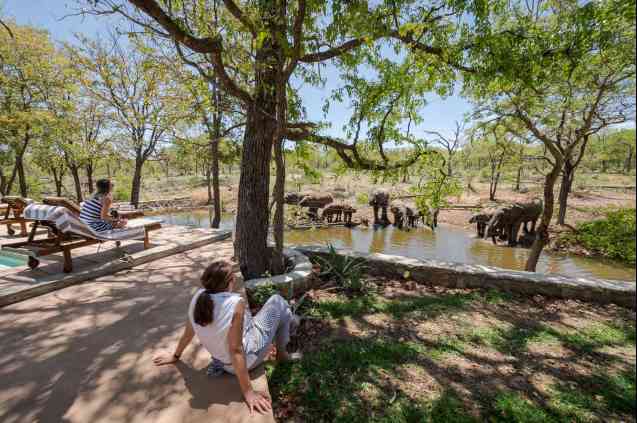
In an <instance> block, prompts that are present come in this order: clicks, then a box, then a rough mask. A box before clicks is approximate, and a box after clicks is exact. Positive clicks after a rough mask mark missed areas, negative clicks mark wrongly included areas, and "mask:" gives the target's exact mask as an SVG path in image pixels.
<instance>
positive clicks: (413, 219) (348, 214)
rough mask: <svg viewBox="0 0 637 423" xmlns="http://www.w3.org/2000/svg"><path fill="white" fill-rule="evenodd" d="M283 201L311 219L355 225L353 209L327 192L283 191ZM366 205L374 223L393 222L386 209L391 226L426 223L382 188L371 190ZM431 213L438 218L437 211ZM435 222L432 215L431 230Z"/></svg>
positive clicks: (413, 210) (421, 216) (418, 213)
mask: <svg viewBox="0 0 637 423" xmlns="http://www.w3.org/2000/svg"><path fill="white" fill-rule="evenodd" d="M284 201H285V204H289V205H297V206H299V207H302V208H307V209H308V213H307V215H308V217H309V218H310V219H312V220H315V221H319V220H320V221H324V222H327V223H344V224H345V225H346V226H353V225H354V223H352V216H353V215H354V213H356V209H355V208H354V207H353V206H352V205H351V204H348V203H334V198H333V197H332V195H331V194H329V193H313V192H305V193H297V192H289V193H286V194H285V197H284ZM369 205H370V206H372V208H373V210H374V225H379V226H388V225H390V224H392V222H391V221H390V219H389V216H388V212H391V214H392V215H393V218H394V219H393V220H394V222H393V225H394V226H396V227H398V228H399V229H405V228H415V227H416V226H417V225H418V221H420V220H422V221H423V222H425V216H423V215H422V213H420V212H418V211H417V210H416V209H415V208H413V207H411V206H409V205H407V204H405V203H403V202H402V201H398V200H397V201H391V195H390V194H389V192H388V191H385V190H382V189H378V190H375V191H374V192H372V193H371V195H370V200H369ZM319 209H323V212H322V214H319ZM434 216H435V217H437V213H435V214H434ZM436 221H437V218H434V219H433V222H434V223H429V222H428V224H429V226H430V227H431V228H432V229H434V228H435V225H436V223H437V222H436Z"/></svg>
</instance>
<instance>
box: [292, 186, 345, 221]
mask: <svg viewBox="0 0 637 423" xmlns="http://www.w3.org/2000/svg"><path fill="white" fill-rule="evenodd" d="M283 201H284V203H285V204H289V205H297V206H299V207H307V208H309V209H310V210H309V212H308V216H309V217H310V219H318V218H319V214H318V209H322V208H323V207H325V206H326V205H328V204H330V203H332V202H333V201H334V198H333V197H332V195H331V194H329V193H315V192H287V193H285V196H284V197H283Z"/></svg>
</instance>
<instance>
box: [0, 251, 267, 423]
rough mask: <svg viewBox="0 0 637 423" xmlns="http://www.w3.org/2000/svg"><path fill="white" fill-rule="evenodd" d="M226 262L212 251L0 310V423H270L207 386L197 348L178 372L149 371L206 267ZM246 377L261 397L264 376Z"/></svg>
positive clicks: (227, 389) (235, 391) (168, 346)
mask: <svg viewBox="0 0 637 423" xmlns="http://www.w3.org/2000/svg"><path fill="white" fill-rule="evenodd" d="M231 255H232V245H231V242H230V241H224V242H219V243H214V244H212V245H208V246H205V247H202V248H198V249H195V250H190V251H187V252H184V253H181V254H178V255H173V256H171V257H166V258H163V259H160V260H157V261H153V262H151V263H146V264H143V265H139V266H135V267H133V268H132V269H129V270H124V271H121V272H119V273H116V274H114V275H110V276H104V277H101V278H99V279H96V280H92V281H88V282H86V283H84V284H81V285H75V286H71V287H68V288H65V289H62V290H57V291H54V292H51V293H48V294H45V295H40V296H38V297H36V298H32V299H28V300H26V301H22V302H20V303H17V304H13V305H10V306H7V307H4V308H2V309H0V314H1V315H2V319H0V339H2V342H0V421H2V422H4V423H13V422H26V421H38V422H61V421H63V422H171V423H172V422H204V421H205V422H273V421H274V419H273V417H272V415H266V416H263V415H259V416H257V417H254V418H251V417H250V416H249V412H248V410H247V408H246V407H245V405H244V404H243V402H242V398H241V393H240V391H239V388H238V385H237V383H236V380H235V378H234V377H231V376H225V377H222V378H219V379H215V378H208V377H207V376H206V373H205V367H206V365H207V363H208V359H209V356H208V354H207V353H206V351H205V350H204V349H203V348H202V347H201V346H200V345H198V343H197V342H196V341H195V344H193V345H191V346H190V347H189V348H188V349H187V350H186V352H185V353H184V356H183V359H182V360H183V361H182V362H181V363H179V364H178V365H177V366H164V367H155V366H154V365H153V364H152V357H153V356H154V355H155V354H157V353H158V352H160V351H167V352H169V353H171V352H172V349H173V348H174V347H175V344H176V342H177V340H178V338H179V335H180V334H181V331H182V329H183V322H184V320H185V313H186V309H187V305H188V302H189V300H190V298H191V295H192V294H193V293H194V292H195V290H196V289H197V286H198V278H199V276H200V274H201V272H202V269H203V268H204V266H205V265H206V264H207V263H209V262H210V261H211V260H213V259H215V258H219V257H223V258H229V257H230V256H231ZM195 345H196V346H195ZM252 376H253V379H254V383H255V385H256V387H257V388H258V389H267V382H266V378H265V375H264V373H263V369H258V370H257V371H255V372H254V373H253V375H252Z"/></svg>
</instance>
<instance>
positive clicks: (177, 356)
mask: <svg viewBox="0 0 637 423" xmlns="http://www.w3.org/2000/svg"><path fill="white" fill-rule="evenodd" d="M173 357H175V359H177V360H179V359H180V358H181V355H177V354H173Z"/></svg>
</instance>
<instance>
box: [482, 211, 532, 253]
mask: <svg viewBox="0 0 637 423" xmlns="http://www.w3.org/2000/svg"><path fill="white" fill-rule="evenodd" d="M542 208H543V204H542V202H541V201H533V202H531V203H514V204H509V205H506V206H503V207H500V208H499V209H497V210H496V211H495V212H494V213H493V216H492V217H491V219H490V220H489V223H488V226H487V231H486V234H485V237H490V238H491V240H492V241H493V243H494V244H496V243H497V241H496V237H497V236H501V237H506V239H507V242H508V245H509V246H510V247H515V246H516V245H517V244H518V233H519V232H520V227H522V226H524V233H525V234H533V233H534V232H535V224H536V222H537V219H538V218H539V217H540V215H541V214H542ZM529 222H530V223H531V230H530V231H529V230H528V227H527V223H529Z"/></svg>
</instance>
